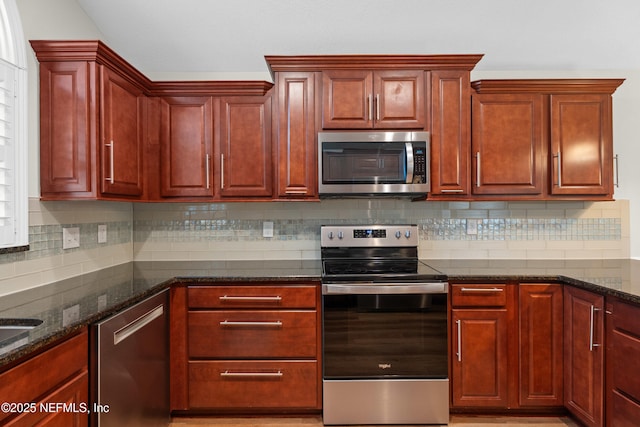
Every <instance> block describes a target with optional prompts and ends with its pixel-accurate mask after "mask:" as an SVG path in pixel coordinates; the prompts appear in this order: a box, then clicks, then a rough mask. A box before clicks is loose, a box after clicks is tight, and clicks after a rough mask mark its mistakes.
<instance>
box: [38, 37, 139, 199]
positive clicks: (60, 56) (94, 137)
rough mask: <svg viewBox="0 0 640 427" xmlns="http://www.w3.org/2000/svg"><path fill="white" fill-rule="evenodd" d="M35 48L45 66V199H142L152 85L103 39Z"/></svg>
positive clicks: (42, 137) (42, 100)
mask: <svg viewBox="0 0 640 427" xmlns="http://www.w3.org/2000/svg"><path fill="white" fill-rule="evenodd" d="M31 45H32V47H33V49H34V51H35V53H36V57H37V58H38V61H39V62H40V168H41V170H40V187H41V195H42V199H43V200H60V199H107V200H135V199H140V198H141V197H142V195H143V190H144V188H143V175H144V169H143V159H142V155H143V146H142V143H143V135H142V129H143V125H142V120H143V117H144V106H145V87H146V85H148V83H149V82H148V80H147V79H146V78H145V77H144V76H143V75H141V74H140V73H139V72H137V71H136V70H135V69H134V68H133V67H131V66H130V65H129V64H128V63H126V62H125V61H123V60H122V59H121V58H120V57H119V56H117V54H115V53H114V52H113V51H111V50H110V49H109V48H108V47H106V46H105V45H104V44H102V43H101V42H99V41H73V42H66V41H32V42H31Z"/></svg>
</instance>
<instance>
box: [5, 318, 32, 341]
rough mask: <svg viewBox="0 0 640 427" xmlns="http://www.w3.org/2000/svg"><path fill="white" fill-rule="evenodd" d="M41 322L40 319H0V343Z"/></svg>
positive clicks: (25, 331) (23, 332) (27, 330)
mask: <svg viewBox="0 0 640 427" xmlns="http://www.w3.org/2000/svg"><path fill="white" fill-rule="evenodd" d="M41 324H42V320H40V319H0V344H1V343H4V342H5V341H9V340H10V339H12V338H15V337H17V336H19V335H22V334H25V333H28V332H29V331H30V330H32V329H33V328H35V327H36V326H39V325H41Z"/></svg>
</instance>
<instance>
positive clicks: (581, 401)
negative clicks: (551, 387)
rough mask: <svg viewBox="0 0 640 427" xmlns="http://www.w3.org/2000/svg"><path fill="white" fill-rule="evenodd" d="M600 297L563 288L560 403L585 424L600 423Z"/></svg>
mask: <svg viewBox="0 0 640 427" xmlns="http://www.w3.org/2000/svg"><path fill="white" fill-rule="evenodd" d="M603 310H604V297H603V296H602V295H599V294H596V293H593V292H589V291H586V290H583V289H578V288H575V287H573V286H565V288H564V325H565V326H564V342H565V346H564V405H565V407H566V408H567V409H568V410H569V411H570V412H571V413H572V414H573V415H574V416H575V417H576V418H577V419H578V420H580V422H582V423H583V424H584V425H585V426H587V427H597V426H602V425H604V424H603V422H604V350H605V348H604V346H603V345H602V343H603V339H604V322H603V320H604V311H603Z"/></svg>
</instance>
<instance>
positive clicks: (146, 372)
mask: <svg viewBox="0 0 640 427" xmlns="http://www.w3.org/2000/svg"><path fill="white" fill-rule="evenodd" d="M168 301H169V300H168V291H162V292H161V293H159V294H156V295H154V296H152V297H149V298H147V299H145V300H143V301H141V302H139V303H137V304H136V305H134V306H132V307H130V308H127V309H125V310H123V311H121V312H119V313H118V314H115V315H113V316H111V317H109V318H107V319H105V320H103V321H101V322H99V323H96V324H95V325H94V328H93V330H92V332H93V333H94V339H93V341H92V342H93V345H94V346H95V347H94V349H93V350H94V351H92V367H93V372H94V373H95V374H94V377H93V386H92V390H91V391H92V395H93V399H92V401H93V403H92V405H91V407H90V408H89V409H90V410H91V412H92V425H95V426H99V427H111V426H114V427H115V426H118V427H125V426H131V427H133V426H135V427H140V426H154V427H155V426H162V425H168V424H169V422H170V414H169V410H170V409H169V339H168V336H169V330H168V327H169V307H168Z"/></svg>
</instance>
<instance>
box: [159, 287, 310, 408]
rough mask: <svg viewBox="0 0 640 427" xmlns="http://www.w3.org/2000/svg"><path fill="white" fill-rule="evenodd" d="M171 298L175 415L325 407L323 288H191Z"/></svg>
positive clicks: (175, 289) (174, 292) (176, 290)
mask: <svg viewBox="0 0 640 427" xmlns="http://www.w3.org/2000/svg"><path fill="white" fill-rule="evenodd" d="M171 292H172V303H171V310H172V311H171V315H172V322H171V383H172V384H171V406H172V410H173V411H180V412H189V411H193V412H198V413H233V412H236V413H243V414H247V413H252V412H253V413H274V414H275V413H288V412H289V413H290V412H317V411H319V410H320V409H321V407H322V406H321V405H322V402H321V396H322V394H321V356H320V355H321V350H320V348H321V347H320V343H321V329H320V328H321V318H320V308H319V307H320V305H319V301H320V287H319V283H315V282H304V283H298V282H295V283H286V282H285V283H274V282H263V283H260V282H250V283H210V284H203V283H191V284H186V283H185V284H183V285H180V286H174V287H173V288H172V291H171Z"/></svg>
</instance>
